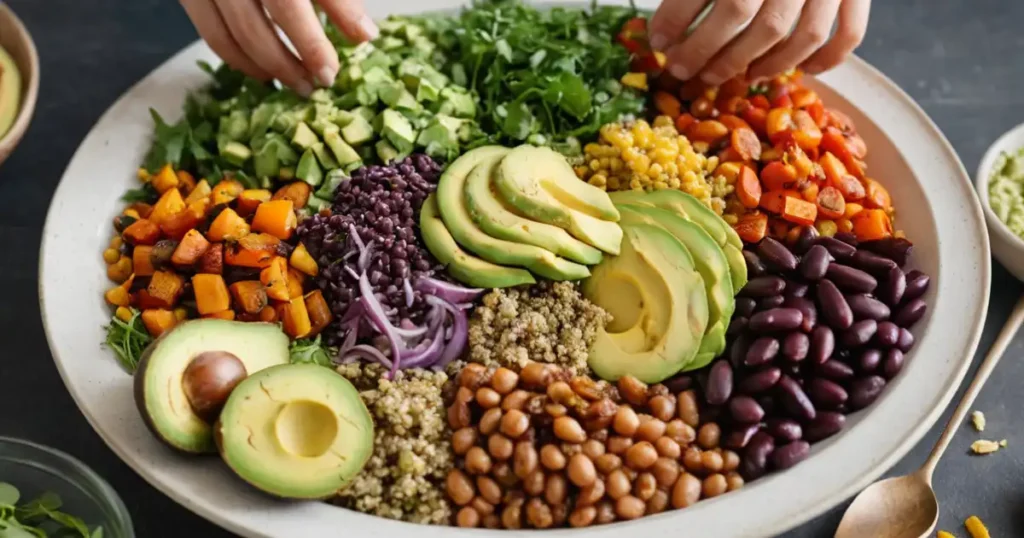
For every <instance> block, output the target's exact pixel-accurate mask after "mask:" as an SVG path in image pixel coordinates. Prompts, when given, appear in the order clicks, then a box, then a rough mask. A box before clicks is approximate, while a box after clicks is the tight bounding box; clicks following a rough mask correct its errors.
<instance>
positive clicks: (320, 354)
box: [290, 335, 332, 366]
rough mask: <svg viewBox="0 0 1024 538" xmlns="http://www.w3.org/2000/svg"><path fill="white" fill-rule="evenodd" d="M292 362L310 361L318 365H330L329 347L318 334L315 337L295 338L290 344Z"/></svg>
mask: <svg viewBox="0 0 1024 538" xmlns="http://www.w3.org/2000/svg"><path fill="white" fill-rule="evenodd" d="M290 351H291V361H292V363H293V364H294V363H310V364H319V365H320V366H331V355H332V353H331V349H330V348H329V347H327V346H325V345H324V344H323V343H321V341H320V335H317V336H316V338H312V339H311V338H303V339H300V340H295V341H294V342H292V345H291V349H290Z"/></svg>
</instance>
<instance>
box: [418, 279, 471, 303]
mask: <svg viewBox="0 0 1024 538" xmlns="http://www.w3.org/2000/svg"><path fill="white" fill-rule="evenodd" d="M416 289H417V290H419V291H421V292H423V293H424V294H426V295H435V296H437V297H440V298H442V299H444V300H445V301H448V302H449V303H465V302H472V301H474V300H476V298H477V297H479V296H480V294H482V293H483V292H484V290H482V289H479V288H464V287H462V286H459V285H457V284H452V283H450V282H445V281H443V280H438V279H436V278H430V277H423V278H418V279H416Z"/></svg>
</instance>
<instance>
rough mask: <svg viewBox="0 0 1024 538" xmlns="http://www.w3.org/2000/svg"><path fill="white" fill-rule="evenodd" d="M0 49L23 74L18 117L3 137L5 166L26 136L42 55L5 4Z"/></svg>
mask: <svg viewBox="0 0 1024 538" xmlns="http://www.w3.org/2000/svg"><path fill="white" fill-rule="evenodd" d="M0 46H2V47H3V48H4V50H6V51H7V53H8V54H10V55H11V58H13V59H14V63H15V64H16V65H17V66H18V70H19V71H21V103H20V108H19V109H18V116H17V117H16V118H15V120H14V123H13V124H11V129H10V130H9V131H7V133H5V134H4V135H3V136H2V137H0V164H3V162H4V161H6V160H7V157H8V156H9V155H10V154H11V152H12V151H14V148H15V147H17V146H18V142H21V137H23V136H24V135H25V131H26V130H27V129H28V124H29V122H31V121H32V113H33V112H35V110H36V98H37V97H38V95H39V55H38V54H37V53H36V44H35V43H34V42H33V41H32V36H31V35H30V34H29V33H28V30H26V29H25V25H24V24H22V22H21V19H19V18H18V16H17V15H15V14H14V12H13V11H11V8H10V6H8V5H7V4H5V3H3V2H0Z"/></svg>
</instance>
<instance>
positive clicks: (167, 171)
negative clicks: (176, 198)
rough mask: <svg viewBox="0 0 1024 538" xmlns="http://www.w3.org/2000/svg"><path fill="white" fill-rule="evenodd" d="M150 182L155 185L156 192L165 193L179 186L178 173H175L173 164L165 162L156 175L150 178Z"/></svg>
mask: <svg viewBox="0 0 1024 538" xmlns="http://www.w3.org/2000/svg"><path fill="white" fill-rule="evenodd" d="M149 183H150V185H153V188H154V189H156V192H159V193H161V194H163V193H165V192H167V191H168V190H170V189H176V188H178V175H177V174H175V173H174V169H173V168H171V165H169V164H165V165H164V167H163V168H161V169H160V171H159V172H157V173H156V175H154V176H153V177H151V178H150V180H149Z"/></svg>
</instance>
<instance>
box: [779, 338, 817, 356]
mask: <svg viewBox="0 0 1024 538" xmlns="http://www.w3.org/2000/svg"><path fill="white" fill-rule="evenodd" d="M810 347H811V339H810V338H808V337H807V335H806V334H805V333H801V332H791V333H789V334H788V335H786V338H785V339H784V340H783V341H782V354H783V355H784V356H785V357H786V358H787V359H789V360H791V361H794V362H799V361H802V360H804V359H806V358H807V351H808V350H809V349H810Z"/></svg>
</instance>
